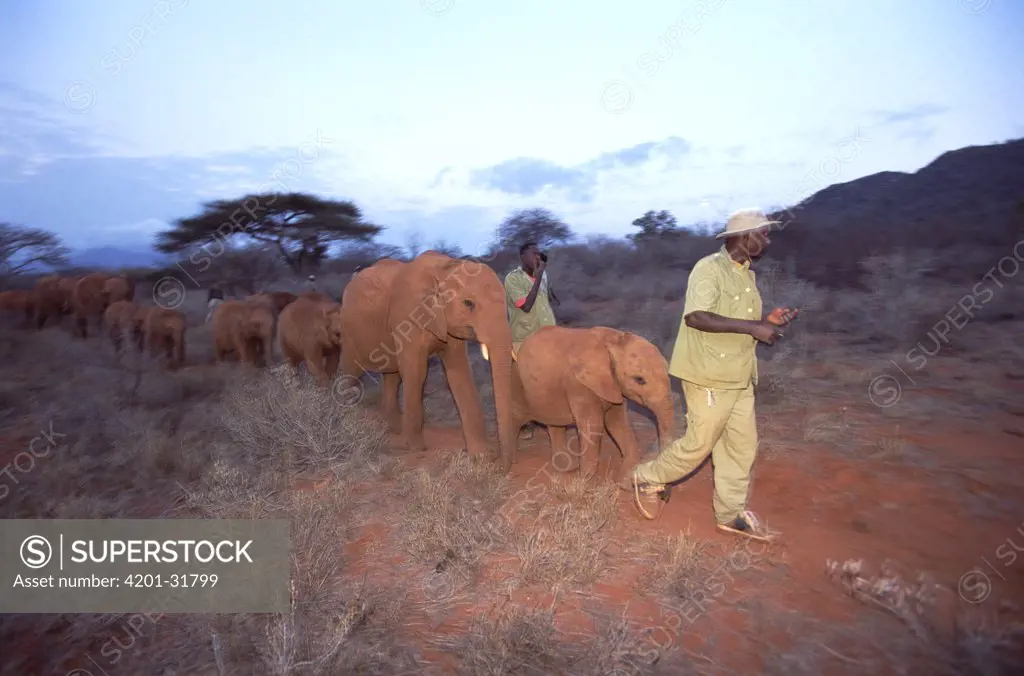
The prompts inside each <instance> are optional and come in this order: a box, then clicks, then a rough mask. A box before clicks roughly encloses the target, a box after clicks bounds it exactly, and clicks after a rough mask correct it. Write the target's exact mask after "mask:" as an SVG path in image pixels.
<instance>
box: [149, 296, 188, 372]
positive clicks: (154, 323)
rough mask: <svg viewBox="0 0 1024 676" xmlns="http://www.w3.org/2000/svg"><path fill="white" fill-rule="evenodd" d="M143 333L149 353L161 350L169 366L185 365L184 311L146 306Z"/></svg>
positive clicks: (172, 367)
mask: <svg viewBox="0 0 1024 676" xmlns="http://www.w3.org/2000/svg"><path fill="white" fill-rule="evenodd" d="M144 316H145V324H144V328H143V331H144V334H145V340H146V346H147V347H149V353H150V354H151V355H152V356H154V357H155V356H157V355H158V354H160V352H161V351H162V352H163V353H164V356H165V357H166V358H167V365H168V367H169V368H171V369H172V370H173V369H176V368H179V367H181V366H184V365H185V328H186V326H187V325H188V322H187V321H186V319H185V313H183V312H181V311H179V310H167V309H165V308H162V307H155V306H154V307H147V308H146V312H145V315H144Z"/></svg>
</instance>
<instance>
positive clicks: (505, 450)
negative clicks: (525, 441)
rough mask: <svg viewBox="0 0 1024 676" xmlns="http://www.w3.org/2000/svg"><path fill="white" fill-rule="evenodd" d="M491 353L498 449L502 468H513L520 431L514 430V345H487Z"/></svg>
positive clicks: (505, 469)
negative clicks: (513, 458)
mask: <svg viewBox="0 0 1024 676" xmlns="http://www.w3.org/2000/svg"><path fill="white" fill-rule="evenodd" d="M487 347H488V350H489V352H490V355H489V357H490V362H491V380H492V384H493V386H494V409H495V417H496V418H497V422H498V448H499V453H500V457H501V467H502V469H504V471H506V472H507V471H508V470H509V469H511V468H512V457H513V455H514V453H515V444H516V439H517V437H518V434H517V432H518V430H513V429H512V345H511V343H509V344H507V345H503V344H500V343H498V344H493V345H487Z"/></svg>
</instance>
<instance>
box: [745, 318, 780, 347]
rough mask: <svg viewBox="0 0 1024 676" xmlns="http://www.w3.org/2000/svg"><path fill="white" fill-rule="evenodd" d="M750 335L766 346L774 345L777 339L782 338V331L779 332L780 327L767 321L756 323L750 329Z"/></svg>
mask: <svg viewBox="0 0 1024 676" xmlns="http://www.w3.org/2000/svg"><path fill="white" fill-rule="evenodd" d="M750 335H751V336H753V337H754V339H756V340H758V341H760V342H762V343H764V344H766V345H774V344H775V341H776V339H778V338H782V331H779V328H778V326H777V325H776V324H775V323H774V322H770V321H767V320H766V321H763V322H756V323H755V324H754V326H753V327H752V328H751V329H750Z"/></svg>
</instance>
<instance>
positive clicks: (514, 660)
mask: <svg viewBox="0 0 1024 676" xmlns="http://www.w3.org/2000/svg"><path fill="white" fill-rule="evenodd" d="M557 637H558V630H557V629H556V627H555V613H554V609H553V608H552V609H549V610H536V609H532V608H526V607H524V606H519V605H508V606H503V607H501V608H498V609H496V610H495V611H492V612H490V613H488V616H480V617H477V618H474V621H473V624H472V625H471V626H470V628H469V631H468V633H466V634H465V635H462V636H458V637H452V638H449V637H444V638H441V639H438V640H436V643H437V645H438V647H440V648H442V649H443V650H445V651H447V652H451V653H453V654H456V655H459V656H460V657H461V663H460V665H459V668H458V670H457V673H460V674H474V676H485V675H486V676H505V675H506V674H558V673H568V672H567V671H566V669H567V668H568V667H570V666H571V665H572V662H573V656H572V654H571V651H570V650H567V649H566V647H565V646H563V645H561V644H560V643H559V642H558V640H557Z"/></svg>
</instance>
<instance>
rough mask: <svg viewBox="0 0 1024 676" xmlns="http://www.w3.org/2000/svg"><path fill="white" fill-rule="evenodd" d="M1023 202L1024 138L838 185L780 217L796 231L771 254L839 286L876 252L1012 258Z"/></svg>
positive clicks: (783, 236)
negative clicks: (1000, 253)
mask: <svg viewBox="0 0 1024 676" xmlns="http://www.w3.org/2000/svg"><path fill="white" fill-rule="evenodd" d="M1022 203H1024V139H1017V140H1014V141H1007V142H1005V143H997V144H993V145H987V146H968V147H966V148H961V149H959V150H953V151H950V152H947V153H943V154H942V155H940V156H939V157H938V158H936V159H935V160H934V161H933V162H931V163H930V164H928V165H927V166H925V167H923V168H922V169H920V170H918V171H916V172H914V173H903V172H894V171H886V172H881V173H878V174H872V175H870V176H865V177H863V178H859V179H857V180H854V181H849V182H847V183H837V184H835V185H830V186H828V187H827V188H824V189H823V190H820V191H818V192H817V193H815V194H814V195H812V196H811V197H810V198H808V199H807V200H805V201H804V202H803V203H802V204H800V205H796V206H794V207H791V208H790V209H789V212H788V213H787V212H786V211H782V212H778V213H776V214H775V215H774V216H775V217H776V218H778V219H779V220H782V221H784V222H785V221H789V224H788V225H787V226H786V227H785V229H784V230H783V231H782V232H780V233H779V234H778V236H777V238H773V241H772V248H771V253H770V255H771V256H772V257H773V258H783V259H785V258H790V259H791V260H792V265H793V266H794V268H795V270H796V272H797V273H798V274H800V275H801V276H804V277H807V278H809V279H811V280H813V281H815V282H818V283H822V284H828V285H830V286H839V285H840V284H843V283H847V282H849V281H851V279H852V278H853V277H856V276H857V275H858V263H859V261H860V260H862V259H863V258H865V257H866V256H869V255H871V254H872V253H886V252H891V251H893V250H895V249H897V248H904V249H906V250H908V251H913V250H921V249H930V250H934V251H937V252H939V253H940V254H951V253H952V254H955V253H956V249H957V248H958V247H963V246H967V245H971V246H977V245H981V246H985V247H992V248H998V247H1006V248H1007V251H1008V252H1009V251H1010V248H1011V247H1012V246H1013V244H1014V243H1015V242H1016V241H1017V240H1018V239H1020V238H1021V236H1024V214H1022V213H1021V211H1020V208H1021V206H1020V205H1021V204H1022ZM950 259H951V260H953V261H955V258H953V257H951V258H950ZM994 262H995V261H992V263H993V264H994Z"/></svg>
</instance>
